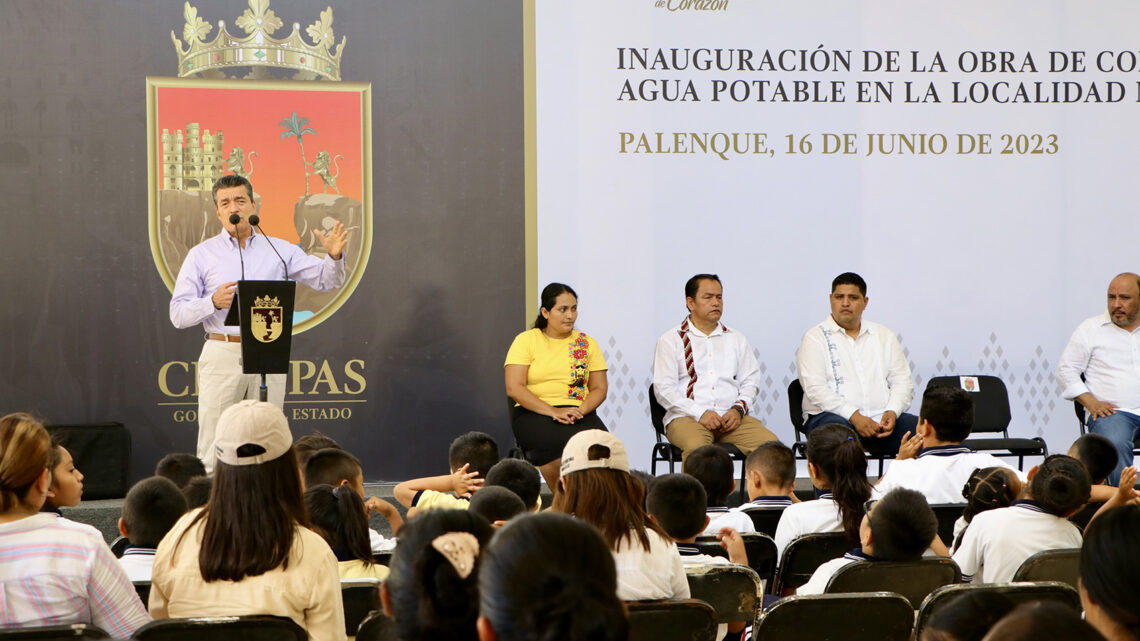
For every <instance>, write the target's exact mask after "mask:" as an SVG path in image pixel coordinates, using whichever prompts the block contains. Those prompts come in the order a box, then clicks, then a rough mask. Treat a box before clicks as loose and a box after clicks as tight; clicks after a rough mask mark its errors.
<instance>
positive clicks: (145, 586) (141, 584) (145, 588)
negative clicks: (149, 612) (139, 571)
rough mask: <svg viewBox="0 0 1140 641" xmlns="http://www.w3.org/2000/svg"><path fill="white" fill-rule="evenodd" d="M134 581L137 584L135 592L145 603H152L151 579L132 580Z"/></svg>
mask: <svg viewBox="0 0 1140 641" xmlns="http://www.w3.org/2000/svg"><path fill="white" fill-rule="evenodd" d="M132 583H134V584H135V592H136V593H137V594H138V595H139V600H140V601H142V603H143V605H150V581H132Z"/></svg>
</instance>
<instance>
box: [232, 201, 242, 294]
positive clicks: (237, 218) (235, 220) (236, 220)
mask: <svg viewBox="0 0 1140 641" xmlns="http://www.w3.org/2000/svg"><path fill="white" fill-rule="evenodd" d="M240 222H241V216H238V215H237V214H230V224H231V225H233V226H234V228H235V229H236V228H237V224H238V223H240ZM237 244H238V260H240V261H241V279H242V280H245V257H244V256H242V253H241V238H238V239H237Z"/></svg>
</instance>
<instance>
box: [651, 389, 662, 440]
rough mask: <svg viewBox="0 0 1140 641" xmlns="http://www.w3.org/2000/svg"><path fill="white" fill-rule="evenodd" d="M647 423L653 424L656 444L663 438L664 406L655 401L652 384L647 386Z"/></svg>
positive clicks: (655, 396)
mask: <svg viewBox="0 0 1140 641" xmlns="http://www.w3.org/2000/svg"><path fill="white" fill-rule="evenodd" d="M649 421H650V422H651V423H653V431H655V432H657V442H658V443H660V442H661V439H662V438H664V437H665V406H664V405H662V404H661V403H659V402H658V401H657V395H656V394H654V393H653V383H650V384H649Z"/></svg>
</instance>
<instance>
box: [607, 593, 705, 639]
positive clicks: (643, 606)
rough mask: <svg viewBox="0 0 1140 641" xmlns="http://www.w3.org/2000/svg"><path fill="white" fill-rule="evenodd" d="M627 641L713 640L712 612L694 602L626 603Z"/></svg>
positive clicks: (701, 604) (703, 603) (701, 602)
mask: <svg viewBox="0 0 1140 641" xmlns="http://www.w3.org/2000/svg"><path fill="white" fill-rule="evenodd" d="M625 605H626V610H627V611H628V612H629V641H661V639H685V640H686V641H716V631H717V621H716V611H715V610H713V608H712V606H711V605H709V604H707V603H705V602H704V601H701V600H698V599H681V600H677V601H626V603H625Z"/></svg>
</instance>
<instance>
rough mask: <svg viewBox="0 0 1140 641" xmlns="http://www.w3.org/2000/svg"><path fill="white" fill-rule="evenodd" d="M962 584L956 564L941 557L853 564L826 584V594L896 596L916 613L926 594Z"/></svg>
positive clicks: (837, 573)
mask: <svg viewBox="0 0 1140 641" xmlns="http://www.w3.org/2000/svg"><path fill="white" fill-rule="evenodd" d="M961 581H962V571H961V570H960V569H959V568H958V564H957V563H955V562H954V561H952V560H951V559H947V558H944V557H926V558H923V559H920V560H918V561H907V562H891V561H876V562H864V563H852V564H850V565H846V566H844V567H842V568H840V569H839V571H838V572H836V573H835V575H834V576H832V577H831V580H830V581H828V582H827V587H826V588H824V591H825V592H827V593H829V594H830V593H843V592H883V591H888V590H889V591H890V592H897V593H899V594H901V595H902V596H903V597H904V598H906V600H907V601H910V606H911V608H912V609H915V610H917V609H918V606H920V605H922V600H923V599H925V598H926V596H927V595H928V594H930V593H931V592H933V591H934V590H936V589H937V588H940V587H942V586H944V585H954V584H955V583H959V582H961Z"/></svg>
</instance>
